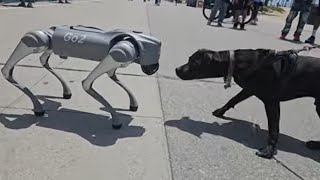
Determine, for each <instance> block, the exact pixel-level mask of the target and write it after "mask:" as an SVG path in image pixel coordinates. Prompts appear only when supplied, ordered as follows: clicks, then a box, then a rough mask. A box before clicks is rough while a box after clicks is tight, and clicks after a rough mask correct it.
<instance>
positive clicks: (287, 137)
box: [148, 4, 320, 180]
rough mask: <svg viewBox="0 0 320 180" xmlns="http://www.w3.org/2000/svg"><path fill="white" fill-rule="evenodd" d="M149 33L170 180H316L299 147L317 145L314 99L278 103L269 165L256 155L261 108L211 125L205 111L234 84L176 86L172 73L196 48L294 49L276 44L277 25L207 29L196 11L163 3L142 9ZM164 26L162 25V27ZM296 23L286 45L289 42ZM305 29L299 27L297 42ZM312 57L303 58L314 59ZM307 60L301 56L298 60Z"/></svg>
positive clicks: (242, 107) (262, 134)
mask: <svg viewBox="0 0 320 180" xmlns="http://www.w3.org/2000/svg"><path fill="white" fill-rule="evenodd" d="M148 13H149V17H150V27H151V32H152V34H154V35H156V36H157V37H159V38H160V39H162V40H163V42H164V44H163V46H164V49H163V52H162V59H161V60H162V61H161V62H162V63H161V68H160V72H159V74H160V76H159V82H160V93H161V97H162V98H161V100H162V107H163V110H164V117H165V125H166V130H167V137H168V143H169V150H170V151H169V152H170V158H171V166H172V172H173V177H174V178H175V179H176V180H187V179H188V180H195V179H197V180H198V179H205V180H207V179H210V180H211V179H217V180H222V179H232V180H248V179H252V180H256V179H259V180H260V179H261V180H265V179H288V180H289V179H290V180H292V179H319V177H320V174H319V170H320V165H319V162H320V159H319V157H320V152H313V151H310V150H308V149H307V148H305V146H304V141H307V140H310V139H318V138H319V136H320V133H319V131H318V129H319V126H320V121H319V117H318V116H317V114H316V112H315V107H314V105H313V102H314V101H313V100H312V99H308V98H304V99H299V100H294V101H290V102H285V103H282V104H281V125H280V128H281V136H280V142H279V152H278V155H277V156H276V159H272V160H266V159H262V158H258V157H257V156H256V155H255V152H256V151H257V149H259V148H261V147H263V146H264V145H265V143H266V139H267V134H268V133H267V131H266V130H267V119H266V115H265V112H264V107H263V104H262V103H261V102H260V101H259V100H258V99H257V98H255V97H252V98H250V99H248V100H246V101H244V102H242V103H241V104H239V105H238V106H236V107H235V109H232V110H230V111H229V112H227V114H226V116H228V117H229V119H226V120H224V119H220V118H215V117H213V116H212V115H211V112H212V111H213V110H215V109H217V108H220V107H221V106H222V105H224V104H225V103H226V102H227V101H228V100H229V99H230V98H231V97H233V96H234V95H235V94H236V93H238V92H239V91H240V88H239V87H238V86H236V85H233V86H232V88H230V89H228V90H225V89H224V88H223V84H222V78H221V79H208V80H206V81H181V80H177V79H176V76H175V74H174V71H173V69H174V68H175V67H176V66H179V65H181V64H184V63H186V62H187V60H188V58H189V56H190V55H191V54H192V53H194V52H195V51H196V50H198V49H199V48H208V49H212V50H226V49H242V48H253V49H255V48H272V49H291V48H300V47H302V46H304V44H294V43H291V42H287V41H281V40H279V39H278V37H279V35H280V32H281V29H282V27H283V25H284V24H283V23H284V22H280V21H279V20H276V22H274V21H272V18H271V17H265V16H260V17H259V25H258V26H250V25H248V26H247V27H246V29H247V30H246V31H236V30H233V29H231V27H232V24H231V23H230V20H226V21H225V24H224V27H223V28H217V27H214V26H207V25H206V20H205V19H204V18H203V17H202V13H201V9H196V8H190V7H184V6H178V7H175V6H173V5H171V4H164V5H163V6H161V7H159V8H158V7H153V6H149V9H148ZM164 21H165V25H164V23H161V22H164ZM296 23H297V20H295V23H294V25H293V26H292V30H291V32H290V34H289V36H288V38H292V34H293V32H294V30H295V27H296ZM311 28H312V27H310V26H306V28H305V31H304V33H303V35H302V37H301V39H302V40H303V41H304V40H305V39H306V38H307V37H308V36H309V35H310V33H311V32H310V30H311ZM319 52H320V51H319V50H314V51H312V52H310V53H309V55H312V56H316V57H319ZM304 54H308V53H304Z"/></svg>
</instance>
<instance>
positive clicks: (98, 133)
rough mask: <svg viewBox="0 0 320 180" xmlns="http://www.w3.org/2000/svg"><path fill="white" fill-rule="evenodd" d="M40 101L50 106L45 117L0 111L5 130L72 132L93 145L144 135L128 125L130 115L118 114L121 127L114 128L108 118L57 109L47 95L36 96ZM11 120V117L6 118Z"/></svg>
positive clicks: (140, 128)
mask: <svg viewBox="0 0 320 180" xmlns="http://www.w3.org/2000/svg"><path fill="white" fill-rule="evenodd" d="M37 97H38V98H39V99H40V100H42V101H44V104H43V106H44V107H50V109H53V108H54V109H56V110H54V111H52V110H50V111H48V112H47V114H48V116H47V117H36V116H34V115H33V114H22V115H19V114H6V113H2V114H0V116H1V117H0V123H2V124H3V125H4V126H5V127H6V128H9V129H16V130H18V129H25V128H29V127H30V126H32V125H35V126H39V127H44V128H50V129H55V130H59V131H65V132H69V133H75V134H77V135H79V136H81V137H82V138H84V139H86V140H87V141H89V142H90V143H91V144H93V145H97V146H110V145H113V144H115V143H116V141H117V140H118V139H120V138H128V137H140V136H142V135H143V134H144V132H145V128H143V127H140V126H132V125H129V124H130V122H131V121H132V119H133V118H132V117H131V116H129V115H126V114H122V113H119V116H120V119H121V121H122V122H123V125H122V127H121V129H119V130H114V129H113V128H112V126H111V120H109V118H110V117H108V116H103V115H98V114H92V113H86V112H81V111H77V110H72V109H66V108H61V109H59V107H61V103H59V102H56V101H53V100H50V99H52V98H56V99H57V98H58V97H50V96H37ZM10 119H14V120H10Z"/></svg>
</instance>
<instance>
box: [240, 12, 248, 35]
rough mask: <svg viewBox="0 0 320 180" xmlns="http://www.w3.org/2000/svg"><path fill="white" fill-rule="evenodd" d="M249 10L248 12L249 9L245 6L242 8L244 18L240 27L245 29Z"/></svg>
mask: <svg viewBox="0 0 320 180" xmlns="http://www.w3.org/2000/svg"><path fill="white" fill-rule="evenodd" d="M247 12H248V9H247V8H244V9H243V10H241V13H242V19H241V23H240V29H242V30H243V29H244V25H245V24H244V22H245V21H246V18H247Z"/></svg>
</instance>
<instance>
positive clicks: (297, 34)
mask: <svg viewBox="0 0 320 180" xmlns="http://www.w3.org/2000/svg"><path fill="white" fill-rule="evenodd" d="M293 40H294V41H300V34H299V33H294V38H293Z"/></svg>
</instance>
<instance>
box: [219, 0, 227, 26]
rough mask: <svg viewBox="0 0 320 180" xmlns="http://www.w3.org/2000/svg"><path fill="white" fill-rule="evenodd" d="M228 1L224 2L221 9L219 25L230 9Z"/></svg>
mask: <svg viewBox="0 0 320 180" xmlns="http://www.w3.org/2000/svg"><path fill="white" fill-rule="evenodd" d="M228 5H229V4H228V3H226V2H224V1H223V2H222V4H221V7H220V10H219V19H218V25H221V23H222V22H223V19H224V17H225V15H226V11H227V9H228Z"/></svg>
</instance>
